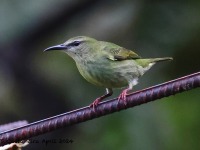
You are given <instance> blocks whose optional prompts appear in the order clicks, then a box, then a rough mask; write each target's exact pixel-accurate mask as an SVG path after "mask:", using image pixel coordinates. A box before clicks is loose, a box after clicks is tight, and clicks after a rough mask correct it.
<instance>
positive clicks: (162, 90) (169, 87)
mask: <svg viewBox="0 0 200 150" xmlns="http://www.w3.org/2000/svg"><path fill="white" fill-rule="evenodd" d="M197 87H200V72H197V73H194V74H191V75H188V76H185V77H181V78H178V79H175V80H172V81H169V82H166V83H163V84H159V85H156V86H153V87H150V88H147V89H144V90H141V91H137V92H134V93H131V94H129V95H128V96H127V104H126V105H124V103H123V102H122V101H119V102H118V100H117V98H115V99H113V100H109V101H104V102H102V103H100V104H99V105H98V106H97V108H96V110H95V111H94V110H93V108H90V107H89V106H87V107H83V108H80V109H76V110H73V111H70V112H67V113H64V114H60V115H57V116H54V117H50V118H47V119H44V120H40V121H37V122H33V123H30V124H28V125H25V126H23V127H19V128H15V129H12V130H9V131H5V132H2V133H0V146H2V145H5V144H9V143H13V142H19V141H21V140H26V139H29V138H32V137H34V136H37V135H41V134H44V133H47V132H50V131H53V130H56V129H58V128H63V127H65V126H69V125H74V124H77V123H81V122H84V121H88V120H91V119H94V118H98V117H101V116H104V115H108V114H111V113H114V112H117V111H121V110H124V109H127V108H130V107H134V106H138V105H141V104H144V103H147V102H150V101H154V100H157V99H161V98H163V97H168V96H170V95H175V94H177V93H181V92H184V91H188V90H191V89H194V88H197Z"/></svg>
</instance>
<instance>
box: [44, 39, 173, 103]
mask: <svg viewBox="0 0 200 150" xmlns="http://www.w3.org/2000/svg"><path fill="white" fill-rule="evenodd" d="M46 50H63V51H64V52H66V53H67V54H68V55H69V56H71V57H72V58H73V59H74V60H75V62H76V65H77V68H78V70H79V72H80V73H81V75H82V76H83V77H84V78H85V79H86V80H87V81H88V82H90V83H92V84H94V85H97V86H101V87H105V88H106V89H107V94H108V93H109V92H112V88H120V87H125V86H128V87H129V88H128V89H126V91H124V92H125V93H122V94H125V95H126V92H127V91H128V90H130V89H132V87H133V86H134V85H136V84H137V83H138V82H137V81H138V78H139V77H141V76H142V75H143V74H144V73H145V72H146V71H148V70H149V69H150V68H151V67H152V66H153V65H154V64H155V63H156V62H160V61H166V60H172V58H171V57H165V58H148V59H143V58H141V57H140V56H139V55H137V54H136V53H135V52H133V51H130V50H127V49H125V48H123V47H120V46H118V45H116V44H113V43H109V42H104V41H97V40H95V39H93V38H89V37H85V36H79V37H75V38H72V39H69V40H67V41H66V42H65V43H64V44H61V45H57V46H53V47H50V48H48V49H46ZM107 94H106V95H107ZM106 95H103V96H102V97H103V98H105V97H107V96H106ZM102 97H100V98H102ZM122 97H123V98H124V96H122ZM103 98H102V99H103ZM100 100H101V99H100ZM100 100H99V101H100Z"/></svg>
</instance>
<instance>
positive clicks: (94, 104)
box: [90, 97, 102, 111]
mask: <svg viewBox="0 0 200 150" xmlns="http://www.w3.org/2000/svg"><path fill="white" fill-rule="evenodd" d="M101 100H102V98H101V97H99V98H97V99H96V100H95V101H94V102H93V103H92V104H90V107H91V108H93V109H94V111H95V108H96V107H97V105H98V104H99V102H100V101H101Z"/></svg>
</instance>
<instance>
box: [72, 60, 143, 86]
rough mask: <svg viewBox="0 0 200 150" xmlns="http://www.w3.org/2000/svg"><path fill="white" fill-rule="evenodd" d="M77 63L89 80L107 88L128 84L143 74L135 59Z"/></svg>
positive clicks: (80, 70)
mask: <svg viewBox="0 0 200 150" xmlns="http://www.w3.org/2000/svg"><path fill="white" fill-rule="evenodd" d="M76 64H77V68H78V70H79V72H80V73H81V75H82V76H83V77H84V78H85V79H86V80H87V81H88V82H90V83H92V84H94V85H97V86H102V87H107V88H120V87H124V86H127V85H128V83H129V82H131V81H132V80H133V79H137V78H138V77H139V76H141V75H142V74H143V73H142V72H141V71H140V70H141V68H140V66H138V65H137V64H136V63H135V62H134V60H125V61H110V60H104V61H97V60H96V61H84V62H81V63H76Z"/></svg>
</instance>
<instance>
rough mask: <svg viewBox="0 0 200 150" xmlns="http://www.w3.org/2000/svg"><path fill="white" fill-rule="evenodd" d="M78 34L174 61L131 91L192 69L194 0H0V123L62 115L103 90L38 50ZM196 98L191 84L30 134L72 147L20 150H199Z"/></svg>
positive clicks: (197, 14) (197, 19) (199, 28)
mask: <svg viewBox="0 0 200 150" xmlns="http://www.w3.org/2000/svg"><path fill="white" fill-rule="evenodd" d="M78 35H87V36H91V37H93V38H96V39H99V40H105V41H110V42H113V43H116V44H118V45H121V46H123V47H126V48H128V49H135V51H136V52H137V53H138V54H139V55H141V56H142V57H164V56H172V57H173V58H174V61H172V62H163V63H160V64H158V65H156V66H155V67H154V68H153V69H151V70H150V71H149V72H148V73H146V74H145V75H144V76H143V77H142V78H141V79H140V84H139V85H137V86H136V87H134V90H138V89H142V88H145V87H148V86H152V85H155V84H159V83H162V82H165V81H168V80H171V79H175V78H177V77H181V76H184V75H187V74H190V73H194V72H197V71H199V69H200V65H199V64H200V59H199V56H200V3H199V1H198V0H196V1H195V0H191V1H190V2H184V1H156V0H155V1H153V0H151V1H149V0H124V1H119V0H99V1H95V0H56V1H55V0H34V1H31V0H18V1H14V0H10V1H7V0H1V1H0V124H5V123H9V122H14V121H18V120H27V121H29V122H34V121H37V120H40V119H44V118H47V117H50V116H54V115H57V114H60V113H64V112H66V111H70V110H73V109H76V108H79V107H82V106H86V105H88V104H90V103H91V102H92V101H93V100H94V99H95V98H96V97H98V96H100V95H101V94H102V93H103V92H104V89H102V88H99V87H95V86H93V85H91V84H90V83H87V81H85V80H84V79H83V78H82V77H81V76H80V74H79V73H78V70H77V68H76V66H75V63H74V61H73V60H72V59H71V58H70V57H69V56H67V55H65V54H63V53H61V52H57V51H55V52H49V53H43V50H44V49H45V48H47V47H49V46H52V45H56V44H60V43H63V42H65V41H66V40H67V39H68V38H71V37H74V36H78ZM120 91H121V90H120V89H117V90H115V91H114V92H115V95H114V96H113V97H116V96H118V95H119V93H120ZM199 99H200V94H199V89H195V90H192V91H189V92H184V93H182V94H178V95H176V96H171V97H169V98H164V99H163V100H161V101H156V102H152V103H148V104H145V105H141V106H139V107H135V108H133V109H129V110H126V111H122V112H120V113H115V114H112V115H109V116H106V117H102V118H98V119H95V120H92V121H88V122H85V123H81V124H78V125H75V126H71V127H67V128H64V129H60V130H57V131H54V132H52V133H48V134H45V135H41V136H38V137H35V139H37V140H40V141H41V140H42V139H47V140H48V139H60V138H61V139H73V141H74V142H73V143H72V144H49V145H47V146H45V145H44V144H30V145H29V146H28V147H27V148H24V149H27V150H28V149H30V150H32V149H36V148H37V149H66V148H69V149H88V148H89V149H96V150H101V149H113V150H114V149H115V150H122V149H124V150H125V149H145V150H146V149H148V150H157V149H162V150H176V149H181V150H188V149H192V150H199V149H200V142H199V139H200V117H199V113H200V108H199V105H200V101H199Z"/></svg>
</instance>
